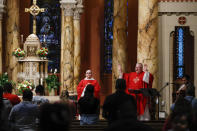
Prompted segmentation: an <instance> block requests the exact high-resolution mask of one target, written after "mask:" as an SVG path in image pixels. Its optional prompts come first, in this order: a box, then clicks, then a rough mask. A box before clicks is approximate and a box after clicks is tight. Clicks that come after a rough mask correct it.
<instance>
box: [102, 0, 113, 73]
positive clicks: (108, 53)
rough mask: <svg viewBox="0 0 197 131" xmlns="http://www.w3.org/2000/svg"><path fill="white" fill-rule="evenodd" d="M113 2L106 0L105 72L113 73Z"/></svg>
mask: <svg viewBox="0 0 197 131" xmlns="http://www.w3.org/2000/svg"><path fill="white" fill-rule="evenodd" d="M113 5H114V2H113V0H105V20H104V21H105V36H104V38H105V41H104V48H105V50H104V71H105V73H111V72H112V44H113Z"/></svg>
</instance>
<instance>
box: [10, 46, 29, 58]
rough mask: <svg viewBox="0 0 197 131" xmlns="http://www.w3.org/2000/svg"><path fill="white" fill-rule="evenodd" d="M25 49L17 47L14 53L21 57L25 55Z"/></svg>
mask: <svg viewBox="0 0 197 131" xmlns="http://www.w3.org/2000/svg"><path fill="white" fill-rule="evenodd" d="M25 54H26V53H25V51H24V50H22V49H21V48H17V49H15V50H14V51H13V52H12V55H14V56H15V57H17V58H18V59H21V58H23V57H25Z"/></svg>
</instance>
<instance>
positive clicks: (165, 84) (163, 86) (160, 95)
mask: <svg viewBox="0 0 197 131" xmlns="http://www.w3.org/2000/svg"><path fill="white" fill-rule="evenodd" d="M168 85H169V83H168V82H167V83H166V84H165V85H164V86H163V87H162V88H161V89H160V90H159V92H158V93H159V94H158V96H157V100H158V104H157V110H158V112H157V119H158V120H159V112H160V108H159V105H160V102H159V97H160V96H161V95H160V92H162V91H163V89H165V88H166V87H167V86H168Z"/></svg>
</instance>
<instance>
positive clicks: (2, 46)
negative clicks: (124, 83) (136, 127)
mask: <svg viewBox="0 0 197 131" xmlns="http://www.w3.org/2000/svg"><path fill="white" fill-rule="evenodd" d="M35 3H36V4H35ZM32 5H34V6H32ZM196 34H197V0H37V1H36V0H0V74H4V73H7V74H8V79H9V81H13V82H15V83H16V86H17V85H18V84H19V83H20V82H22V80H30V81H32V82H33V84H35V85H38V84H42V85H45V88H46V82H45V79H46V78H47V77H48V76H50V75H52V74H55V75H56V76H57V78H58V82H59V83H60V84H59V86H58V89H57V90H56V92H55V95H52V96H51V95H50V94H46V95H47V96H46V97H48V98H49V99H58V98H59V95H60V93H61V91H62V90H65V89H66V90H68V91H69V93H70V95H71V96H76V95H77V91H76V87H77V85H78V84H79V82H80V80H82V79H84V77H85V72H86V70H88V69H90V70H92V75H93V77H94V79H96V80H97V81H98V83H99V85H100V86H101V90H100V100H101V104H100V105H101V106H102V104H103V102H104V100H105V98H106V96H107V95H110V94H111V93H113V92H115V80H116V79H117V78H118V70H117V68H118V65H119V64H120V65H121V66H122V70H123V72H126V73H128V72H135V66H136V63H143V64H147V66H148V71H149V72H150V73H151V74H152V75H153V76H154V81H153V87H152V88H154V89H156V90H157V91H159V93H160V97H158V99H157V101H159V102H158V103H160V105H159V108H158V110H159V111H162V112H164V113H165V115H164V117H166V116H167V115H168V114H169V113H170V106H171V105H172V103H173V102H174V95H173V94H174V93H175V92H176V90H177V86H178V85H180V84H181V83H180V79H181V78H182V77H183V76H184V75H185V74H187V75H189V76H190V78H191V81H192V83H194V85H197V68H196V67H197V53H196V52H197V37H195V35H196ZM17 48H20V49H22V50H24V51H25V56H24V57H23V58H22V59H21V58H20V57H17V56H16V55H15V56H14V55H13V51H14V50H16V49H17ZM39 48H47V51H48V52H47V53H48V55H47V56H46V57H39V56H38V53H37V49H39ZM19 58H20V59H19ZM195 94H197V90H195Z"/></svg>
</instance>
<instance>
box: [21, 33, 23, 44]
mask: <svg viewBox="0 0 197 131" xmlns="http://www.w3.org/2000/svg"><path fill="white" fill-rule="evenodd" d="M21 43H22V44H23V35H21Z"/></svg>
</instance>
